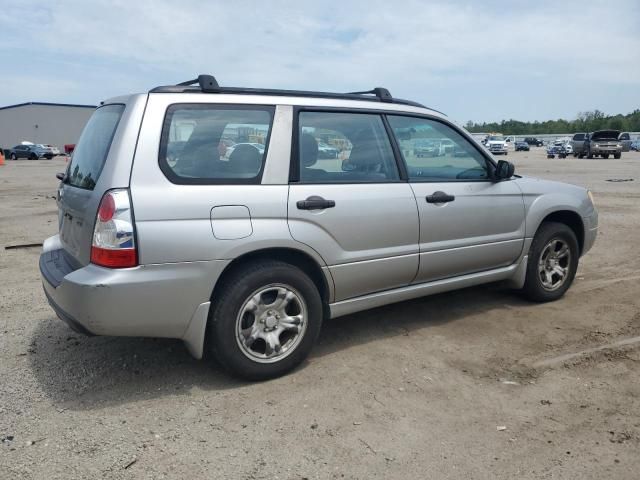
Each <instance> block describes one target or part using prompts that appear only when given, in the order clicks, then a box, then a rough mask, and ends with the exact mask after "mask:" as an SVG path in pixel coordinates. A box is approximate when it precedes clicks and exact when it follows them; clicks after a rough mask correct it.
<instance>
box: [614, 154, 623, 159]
mask: <svg viewBox="0 0 640 480" xmlns="http://www.w3.org/2000/svg"><path fill="white" fill-rule="evenodd" d="M613 158H615V159H616V160H620V158H622V154H621V153H614V154H613Z"/></svg>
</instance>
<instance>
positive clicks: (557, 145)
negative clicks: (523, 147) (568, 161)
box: [547, 141, 571, 158]
mask: <svg viewBox="0 0 640 480" xmlns="http://www.w3.org/2000/svg"><path fill="white" fill-rule="evenodd" d="M570 149H571V145H569V144H568V143H565V142H562V141H555V142H553V143H552V144H551V145H548V146H547V158H555V156H556V155H557V156H558V158H567V156H568V155H569V154H570V153H571V152H570V151H569V150H570Z"/></svg>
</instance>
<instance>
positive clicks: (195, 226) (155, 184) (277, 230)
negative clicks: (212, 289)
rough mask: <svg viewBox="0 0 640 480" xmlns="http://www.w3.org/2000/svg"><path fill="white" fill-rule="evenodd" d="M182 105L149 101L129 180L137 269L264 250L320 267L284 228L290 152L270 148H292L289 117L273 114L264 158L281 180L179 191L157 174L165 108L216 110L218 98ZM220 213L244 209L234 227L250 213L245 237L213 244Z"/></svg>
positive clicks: (160, 98) (164, 99) (165, 98)
mask: <svg viewBox="0 0 640 480" xmlns="http://www.w3.org/2000/svg"><path fill="white" fill-rule="evenodd" d="M187 97H189V98H185V96H184V95H179V96H176V95H163V94H158V95H150V98H149V103H148V106H147V111H146V114H145V118H144V122H143V125H142V129H141V133H140V139H139V142H138V149H137V151H136V158H135V162H134V166H133V170H132V176H131V197H132V202H133V210H134V213H135V222H136V230H137V236H138V244H139V259H140V263H142V264H153V263H167V262H184V261H208V260H225V259H234V258H237V257H240V256H242V255H244V254H245V253H250V252H252V251H255V250H260V249H264V248H293V249H296V250H299V251H303V252H304V253H306V254H308V255H309V256H311V257H312V258H313V259H314V260H315V261H316V262H317V263H318V264H319V265H320V266H324V265H325V264H324V261H323V260H322V258H321V257H320V256H319V255H318V254H317V252H315V251H314V250H313V249H311V248H309V247H306V246H305V245H301V244H300V243H299V242H296V241H295V240H294V239H293V238H292V237H291V234H290V233H289V228H288V225H287V198H288V193H289V186H288V185H287V179H288V161H289V157H288V152H287V156H286V157H285V158H284V159H281V158H280V156H274V155H273V154H272V152H271V145H275V144H278V146H277V147H276V148H275V151H276V153H278V152H280V154H283V152H284V150H283V149H282V143H283V142H284V143H286V144H287V145H289V142H290V140H288V138H290V136H291V133H290V131H288V130H287V128H286V127H287V125H290V121H287V118H286V111H285V112H284V113H282V112H278V111H277V112H276V115H275V117H276V120H275V122H274V127H273V130H272V132H271V140H270V145H269V149H268V153H267V160H266V161H267V162H271V160H272V159H273V161H274V162H276V163H279V164H280V163H281V164H282V165H286V168H287V170H286V172H287V173H285V174H282V173H281V172H280V173H279V172H272V173H271V174H270V175H269V176H270V179H271V180H270V181H271V182H274V183H272V184H269V185H258V184H255V185H177V184H174V183H171V182H170V181H169V180H168V179H167V178H166V177H165V175H164V173H163V172H162V171H161V170H160V168H159V166H158V154H159V147H160V135H161V131H162V123H163V120H164V116H165V112H166V109H167V107H168V106H169V105H171V104H173V103H174V102H176V101H179V102H180V103H194V102H200V103H220V101H219V100H220V99H219V98H218V96H216V95H210V96H209V95H188V96H187ZM276 110H277V109H276ZM287 133H288V137H287ZM283 135H284V138H282V136H283ZM282 165H281V167H282ZM276 182H277V183H276ZM224 206H244V207H246V209H237V210H236V211H238V212H243V215H242V217H243V218H242V219H238V220H243V221H244V220H245V219H246V217H245V215H246V211H247V210H248V214H249V217H250V219H251V234H250V235H247V236H246V237H244V238H242V239H235V240H225V239H219V238H216V236H215V235H214V231H213V227H212V218H211V212H212V209H214V208H216V207H224ZM227 220H229V219H227ZM213 221H215V219H214V220H213ZM203 301H204V300H203Z"/></svg>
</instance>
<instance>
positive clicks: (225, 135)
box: [158, 104, 275, 184]
mask: <svg viewBox="0 0 640 480" xmlns="http://www.w3.org/2000/svg"><path fill="white" fill-rule="evenodd" d="M274 109H275V107H272V106H262V105H260V106H252V105H247V106H244V105H211V104H176V105H171V106H170V107H169V108H168V109H167V113H166V115H165V119H164V124H163V127H162V135H161V139H160V150H159V159H158V162H159V165H160V169H161V170H162V171H163V173H164V174H165V176H166V177H167V178H168V179H169V181H171V182H173V183H177V184H217V183H231V184H251V183H260V180H261V176H262V171H263V169H264V162H265V159H266V156H267V145H268V144H269V135H270V132H271V125H272V122H273V114H274Z"/></svg>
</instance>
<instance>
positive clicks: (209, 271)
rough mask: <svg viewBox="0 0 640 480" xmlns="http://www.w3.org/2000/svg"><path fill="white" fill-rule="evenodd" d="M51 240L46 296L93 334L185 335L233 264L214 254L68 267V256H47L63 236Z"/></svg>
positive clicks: (44, 275)
mask: <svg viewBox="0 0 640 480" xmlns="http://www.w3.org/2000/svg"><path fill="white" fill-rule="evenodd" d="M56 237H57V236H56ZM56 237H52V239H50V240H54V239H55V238H56ZM50 240H48V241H47V242H45V247H44V248H43V252H42V255H41V262H40V270H41V274H42V280H43V282H42V283H43V286H44V291H45V294H46V296H47V300H48V301H49V303H50V304H51V306H52V308H53V309H54V311H55V312H56V314H57V315H58V317H60V319H62V320H63V321H64V322H65V323H67V324H68V325H70V326H71V327H72V328H73V329H74V330H77V331H80V332H82V333H87V334H93V335H115V336H141V337H169V338H183V336H184V335H185V333H186V331H187V329H188V328H189V325H190V322H191V320H192V318H193V317H194V315H195V313H196V310H197V309H198V307H199V306H200V305H201V304H203V303H206V302H209V300H210V297H211V292H212V290H213V286H214V285H215V282H216V281H217V279H218V278H219V276H220V274H221V273H222V271H223V270H224V268H225V266H226V265H227V264H228V261H226V260H225V261H216V260H213V261H202V262H184V263H171V264H154V265H140V266H138V267H133V268H124V269H109V268H103V267H99V266H96V265H93V264H89V265H86V266H84V267H81V268H77V269H71V271H67V270H69V268H68V267H66V266H65V265H64V262H52V261H47V260H50V257H51V256H52V255H62V252H60V249H56V248H55V247H56V246H58V245H59V242H56V241H55V240H54V241H50ZM47 247H49V248H50V249H47Z"/></svg>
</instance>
